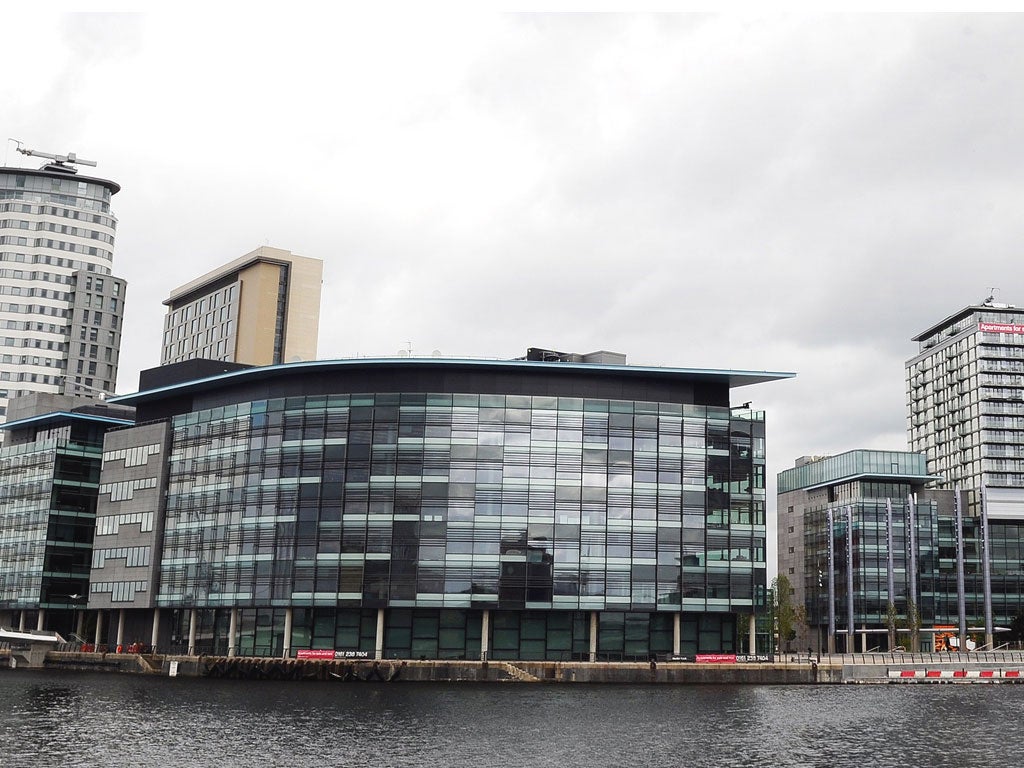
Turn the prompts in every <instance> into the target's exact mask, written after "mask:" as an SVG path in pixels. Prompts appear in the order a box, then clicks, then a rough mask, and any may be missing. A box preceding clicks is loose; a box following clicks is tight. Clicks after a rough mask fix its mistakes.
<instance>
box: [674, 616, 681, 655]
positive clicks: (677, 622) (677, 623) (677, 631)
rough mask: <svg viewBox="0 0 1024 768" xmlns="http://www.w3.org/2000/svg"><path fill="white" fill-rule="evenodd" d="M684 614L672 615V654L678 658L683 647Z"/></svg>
mask: <svg viewBox="0 0 1024 768" xmlns="http://www.w3.org/2000/svg"><path fill="white" fill-rule="evenodd" d="M682 625H683V614H681V613H673V614H672V653H674V654H675V655H676V656H678V655H679V654H680V653H681V652H682V651H681V649H682V647H683V627H682Z"/></svg>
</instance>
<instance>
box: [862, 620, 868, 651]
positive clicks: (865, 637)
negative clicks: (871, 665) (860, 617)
mask: <svg viewBox="0 0 1024 768" xmlns="http://www.w3.org/2000/svg"><path fill="white" fill-rule="evenodd" d="M860 628H861V629H867V625H866V624H861V625H860ZM860 652H861V653H867V652H868V633H867V632H861V633H860Z"/></svg>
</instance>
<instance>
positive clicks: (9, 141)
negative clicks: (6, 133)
mask: <svg viewBox="0 0 1024 768" xmlns="http://www.w3.org/2000/svg"><path fill="white" fill-rule="evenodd" d="M12 141H13V142H14V143H15V144H17V146H16V147H15V149H21V145H22V143H23V142H20V141H18V140H17V139H12V138H10V137H8V139H7V145H6V146H5V147H4V167H5V168H6V167H7V153H8V152H10V151H11V142H12Z"/></svg>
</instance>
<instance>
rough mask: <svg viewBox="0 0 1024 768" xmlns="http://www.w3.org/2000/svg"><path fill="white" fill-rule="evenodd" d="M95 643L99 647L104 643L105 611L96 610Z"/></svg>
mask: <svg viewBox="0 0 1024 768" xmlns="http://www.w3.org/2000/svg"><path fill="white" fill-rule="evenodd" d="M93 644H94V645H95V646H96V648H97V649H99V647H100V645H102V644H103V611H96V635H95V637H94V639H93Z"/></svg>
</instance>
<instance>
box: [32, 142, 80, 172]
mask: <svg viewBox="0 0 1024 768" xmlns="http://www.w3.org/2000/svg"><path fill="white" fill-rule="evenodd" d="M18 151H19V152H21V154H23V155H28V156H29V157H44V158H46V159H47V160H53V161H54V162H55V163H57V164H58V165H63V166H66V165H68V164H71V165H88V166H92V167H93V168H95V167H96V161H95V160H81V159H79V157H78V155H76V154H75V153H74V152H68V153H67V154H66V155H51V154H50V153H49V152H40V151H39V150H37V149H22V148H21V144H20V143H19V144H18Z"/></svg>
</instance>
